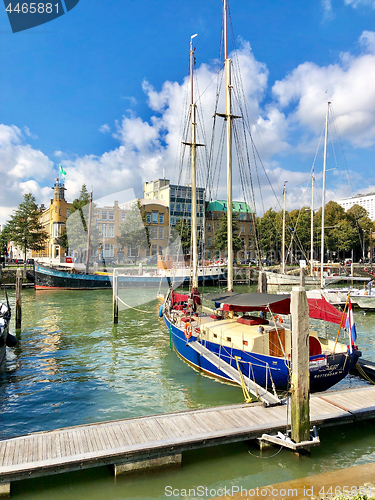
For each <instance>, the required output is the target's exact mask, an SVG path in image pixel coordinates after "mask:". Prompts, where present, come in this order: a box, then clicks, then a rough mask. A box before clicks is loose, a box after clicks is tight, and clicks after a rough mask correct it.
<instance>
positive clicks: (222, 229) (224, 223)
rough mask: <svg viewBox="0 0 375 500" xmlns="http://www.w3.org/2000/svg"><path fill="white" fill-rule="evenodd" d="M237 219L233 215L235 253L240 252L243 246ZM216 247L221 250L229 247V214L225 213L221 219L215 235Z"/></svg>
mask: <svg viewBox="0 0 375 500" xmlns="http://www.w3.org/2000/svg"><path fill="white" fill-rule="evenodd" d="M238 233H239V230H238V226H237V220H236V219H235V217H234V215H233V220H232V240H233V253H236V252H238V251H239V250H241V248H242V244H241V240H240V238H239V237H238ZM215 244H216V248H218V249H219V250H227V247H228V215H227V214H225V215H224V216H222V217H221V219H220V224H219V229H218V231H217V232H216V235H215Z"/></svg>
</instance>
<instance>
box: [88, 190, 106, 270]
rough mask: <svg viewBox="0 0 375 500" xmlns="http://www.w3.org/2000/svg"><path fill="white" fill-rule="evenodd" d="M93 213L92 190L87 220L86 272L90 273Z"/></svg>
mask: <svg viewBox="0 0 375 500" xmlns="http://www.w3.org/2000/svg"><path fill="white" fill-rule="evenodd" d="M91 213H92V190H91V194H90V205H89V217H88V220H87V251H86V274H89V265H90V235H91ZM103 253H104V249H103Z"/></svg>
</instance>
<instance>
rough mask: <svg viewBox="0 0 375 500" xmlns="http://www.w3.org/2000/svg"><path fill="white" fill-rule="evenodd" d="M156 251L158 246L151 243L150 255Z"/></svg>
mask: <svg viewBox="0 0 375 500" xmlns="http://www.w3.org/2000/svg"><path fill="white" fill-rule="evenodd" d="M157 251H158V246H157V245H152V246H151V253H152V255H156V253H157Z"/></svg>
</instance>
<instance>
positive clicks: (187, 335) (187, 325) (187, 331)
mask: <svg viewBox="0 0 375 500" xmlns="http://www.w3.org/2000/svg"><path fill="white" fill-rule="evenodd" d="M192 331H193V327H192V326H191V323H185V326H184V334H185V338H186V339H187V340H189V339H190V338H191V334H192Z"/></svg>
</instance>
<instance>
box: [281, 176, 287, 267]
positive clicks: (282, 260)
mask: <svg viewBox="0 0 375 500" xmlns="http://www.w3.org/2000/svg"><path fill="white" fill-rule="evenodd" d="M287 182H288V181H285V182H284V189H283V235H282V243H281V272H282V273H283V274H285V194H286V183H287Z"/></svg>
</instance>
